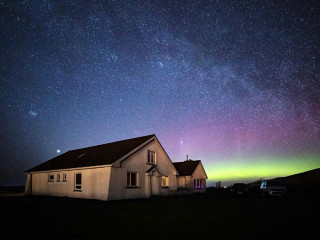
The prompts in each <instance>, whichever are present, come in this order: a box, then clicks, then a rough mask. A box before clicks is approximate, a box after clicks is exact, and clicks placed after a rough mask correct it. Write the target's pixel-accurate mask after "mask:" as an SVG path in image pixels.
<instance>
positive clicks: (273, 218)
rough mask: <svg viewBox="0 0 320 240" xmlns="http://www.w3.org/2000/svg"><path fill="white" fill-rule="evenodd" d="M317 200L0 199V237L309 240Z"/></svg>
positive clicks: (314, 231)
mask: <svg viewBox="0 0 320 240" xmlns="http://www.w3.org/2000/svg"><path fill="white" fill-rule="evenodd" d="M319 200H320V198H319V195H313V196H299V195H296V196H290V195H289V196H288V197H286V198H262V197H260V196H247V197H240V196H238V197H237V196H229V195H228V194H226V193H217V192H215V193H208V194H203V195H189V196H169V197H154V198H151V199H136V200H123V201H113V202H103V201H96V200H82V199H68V198H55V197H37V196H31V197H2V198H0V210H1V218H2V219H3V220H5V221H4V222H3V223H1V229H2V230H1V236H2V237H1V238H33V239H34V238H64V239H65V238H77V239H79V238H86V239H92V238H121V239H124V238H125V239H127V238H147V239H154V238H161V239H174V238H182V239H185V238H196V239H199V238H216V239H219V238H252V239H257V238H290V239H292V238H301V239H306V238H312V237H315V236H318V231H319V230H318V228H315V226H316V224H317V223H318V222H319V213H320V211H319V210H320V204H319Z"/></svg>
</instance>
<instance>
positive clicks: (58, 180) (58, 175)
mask: <svg viewBox="0 0 320 240" xmlns="http://www.w3.org/2000/svg"><path fill="white" fill-rule="evenodd" d="M57 182H60V173H58V174H57Z"/></svg>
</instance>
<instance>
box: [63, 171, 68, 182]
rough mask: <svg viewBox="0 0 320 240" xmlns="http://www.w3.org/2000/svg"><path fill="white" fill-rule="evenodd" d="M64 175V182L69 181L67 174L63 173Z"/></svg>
mask: <svg viewBox="0 0 320 240" xmlns="http://www.w3.org/2000/svg"><path fill="white" fill-rule="evenodd" d="M62 177H63V179H62V182H66V181H67V174H66V173H63V175H62Z"/></svg>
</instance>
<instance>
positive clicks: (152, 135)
mask: <svg viewBox="0 0 320 240" xmlns="http://www.w3.org/2000/svg"><path fill="white" fill-rule="evenodd" d="M154 136H155V134H151V135H145V136H141V137H135V138H129V139H123V140H119V141H114V142H108V143H103V144H98V145H93V146H90V147H84V148H77V149H72V150H68V152H73V151H78V150H84V149H89V148H94V147H100V146H103V145H107V144H112V143H119V142H124V141H130V140H134V139H138V138H144V137H150V138H151V137H154Z"/></svg>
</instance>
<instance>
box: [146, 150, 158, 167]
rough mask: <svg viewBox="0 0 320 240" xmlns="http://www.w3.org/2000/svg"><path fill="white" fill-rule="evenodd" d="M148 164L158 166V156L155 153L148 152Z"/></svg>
mask: <svg viewBox="0 0 320 240" xmlns="http://www.w3.org/2000/svg"><path fill="white" fill-rule="evenodd" d="M148 153H149V154H148V163H151V164H156V161H157V159H156V158H157V155H156V153H155V152H153V151H149V152H148Z"/></svg>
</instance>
